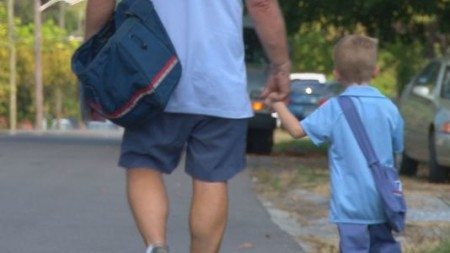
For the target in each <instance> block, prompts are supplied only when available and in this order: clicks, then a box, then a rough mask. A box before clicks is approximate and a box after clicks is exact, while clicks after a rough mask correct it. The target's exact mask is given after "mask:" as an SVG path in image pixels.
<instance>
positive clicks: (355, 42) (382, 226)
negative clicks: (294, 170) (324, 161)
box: [267, 35, 403, 253]
mask: <svg viewBox="0 0 450 253" xmlns="http://www.w3.org/2000/svg"><path fill="white" fill-rule="evenodd" d="M333 58H334V63H335V69H334V72H333V73H334V75H335V78H336V80H338V81H339V82H341V83H342V84H343V85H344V86H345V87H346V89H345V91H344V92H343V93H342V94H341V96H350V97H351V99H352V100H353V103H354V104H355V106H356V108H357V110H358V113H359V114H360V117H361V119H362V121H363V125H364V127H365V128H366V131H367V132H368V135H369V138H370V142H371V143H372V145H373V148H374V150H375V152H376V154H377V156H378V158H379V160H380V162H381V163H383V164H386V165H393V164H394V157H393V153H394V152H395V153H397V152H401V151H402V149H403V120H402V118H401V116H400V113H399V112H398V109H397V108H396V106H395V105H394V104H393V103H392V102H391V101H390V100H389V99H388V98H386V97H385V96H383V95H382V94H381V93H380V92H379V91H378V90H377V89H376V88H374V87H372V86H369V83H370V81H371V79H372V78H373V77H374V76H376V75H377V74H378V68H377V66H376V59H377V40H376V39H373V38H369V37H366V36H362V35H349V36H345V37H344V38H342V39H341V40H340V41H339V42H338V43H337V44H336V46H335V48H334V55H333ZM267 103H268V104H270V105H271V106H272V107H273V109H274V110H275V111H276V112H277V113H278V115H279V117H280V120H281V122H282V125H283V126H284V128H285V129H286V130H287V131H288V132H289V133H290V135H291V136H292V137H294V138H302V137H304V136H306V135H308V137H309V138H310V139H311V140H312V142H314V144H316V145H319V144H321V143H325V142H326V143H328V144H329V151H328V156H329V167H330V176H331V203H330V217H329V218H330V221H331V222H333V223H336V224H337V227H338V231H339V236H340V251H341V252H344V253H359V252H361V253H362V252H367V253H369V252H371V253H375V252H377V253H379V252H383V253H384V252H385V253H398V252H401V249H400V245H399V244H398V243H397V242H396V241H395V239H394V237H393V236H392V232H391V229H390V227H389V225H388V224H387V223H386V218H385V216H384V214H383V209H382V205H381V202H380V196H379V194H378V192H377V190H376V188H375V185H374V180H373V178H372V174H371V172H370V169H369V166H368V164H367V161H366V158H365V157H364V155H363V153H362V151H361V150H360V147H359V146H358V143H357V141H356V139H355V137H354V135H353V133H352V131H351V129H350V126H349V124H348V123H347V121H346V119H345V116H344V114H343V112H342V110H341V108H340V106H339V103H338V101H337V99H336V98H332V99H330V100H328V101H327V102H326V103H325V104H323V105H322V106H321V107H319V108H318V109H317V110H316V111H315V112H313V113H312V114H310V115H309V116H308V117H306V118H305V119H304V120H302V121H301V122H300V123H299V122H298V120H297V119H296V118H295V117H294V116H293V115H292V114H291V113H290V112H289V110H288V109H287V107H286V106H285V104H284V103H283V102H275V103H272V102H271V101H267Z"/></svg>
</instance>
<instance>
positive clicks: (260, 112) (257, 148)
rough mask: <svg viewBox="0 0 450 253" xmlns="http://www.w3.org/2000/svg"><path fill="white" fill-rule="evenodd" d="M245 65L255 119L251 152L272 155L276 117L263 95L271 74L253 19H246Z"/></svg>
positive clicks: (249, 132)
mask: <svg viewBox="0 0 450 253" xmlns="http://www.w3.org/2000/svg"><path fill="white" fill-rule="evenodd" d="M244 21H245V22H244V43H245V63H246V67H247V90H248V94H249V97H250V100H251V103H252V108H253V113H254V117H253V118H251V119H250V121H249V124H248V130H247V152H248V153H256V154H269V153H270V152H271V151H272V146H273V132H274V130H275V127H276V118H275V117H274V116H273V114H272V112H271V111H270V110H269V108H267V107H266V106H265V105H264V102H263V100H262V99H261V92H262V90H263V89H264V87H265V84H266V79H267V74H268V67H269V65H268V60H267V58H266V56H265V53H264V50H263V48H262V45H261V43H260V42H259V39H258V36H257V35H256V32H255V29H254V28H253V25H252V23H251V20H250V19H249V18H246V19H245V20H244Z"/></svg>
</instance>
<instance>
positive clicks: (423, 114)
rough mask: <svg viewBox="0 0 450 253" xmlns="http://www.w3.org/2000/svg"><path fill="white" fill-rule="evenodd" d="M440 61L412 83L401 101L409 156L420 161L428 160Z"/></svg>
mask: <svg viewBox="0 0 450 253" xmlns="http://www.w3.org/2000/svg"><path fill="white" fill-rule="evenodd" d="M441 65H442V64H441V62H440V61H433V62H431V63H429V64H428V65H427V66H426V67H425V68H424V69H423V70H422V71H421V72H420V74H419V75H417V77H416V78H415V79H414V80H413V81H412V83H410V85H409V86H408V88H407V90H406V92H405V94H404V95H403V96H402V99H401V106H400V108H401V113H402V115H403V118H404V120H405V152H406V153H407V154H408V156H410V157H412V158H415V159H416V160H421V161H426V160H428V153H429V152H428V139H429V131H430V126H431V124H432V122H433V119H434V115H435V112H436V105H435V101H434V97H435V94H436V93H437V92H438V91H437V90H436V84H437V81H438V78H439V73H440V69H441V67H442V66H441Z"/></svg>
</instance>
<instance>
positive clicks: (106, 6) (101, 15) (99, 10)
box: [84, 0, 116, 40]
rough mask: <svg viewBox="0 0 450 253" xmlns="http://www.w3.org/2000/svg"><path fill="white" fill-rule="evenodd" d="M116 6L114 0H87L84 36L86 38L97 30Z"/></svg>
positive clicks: (109, 16)
mask: <svg viewBox="0 0 450 253" xmlns="http://www.w3.org/2000/svg"><path fill="white" fill-rule="evenodd" d="M115 6H116V1H115V0H88V2H87V5H86V29H85V35H84V38H85V39H86V40H87V39H89V38H90V37H92V36H93V35H94V34H95V33H96V32H98V31H99V30H100V29H101V28H102V26H103V25H104V24H106V22H107V21H108V19H109V18H111V15H112V13H113V12H114V7H115Z"/></svg>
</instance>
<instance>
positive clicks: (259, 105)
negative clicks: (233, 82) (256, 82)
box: [252, 101, 264, 111]
mask: <svg viewBox="0 0 450 253" xmlns="http://www.w3.org/2000/svg"><path fill="white" fill-rule="evenodd" d="M252 108H253V110H254V111H262V110H263V109H264V103H263V102H262V101H253V102H252Z"/></svg>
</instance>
